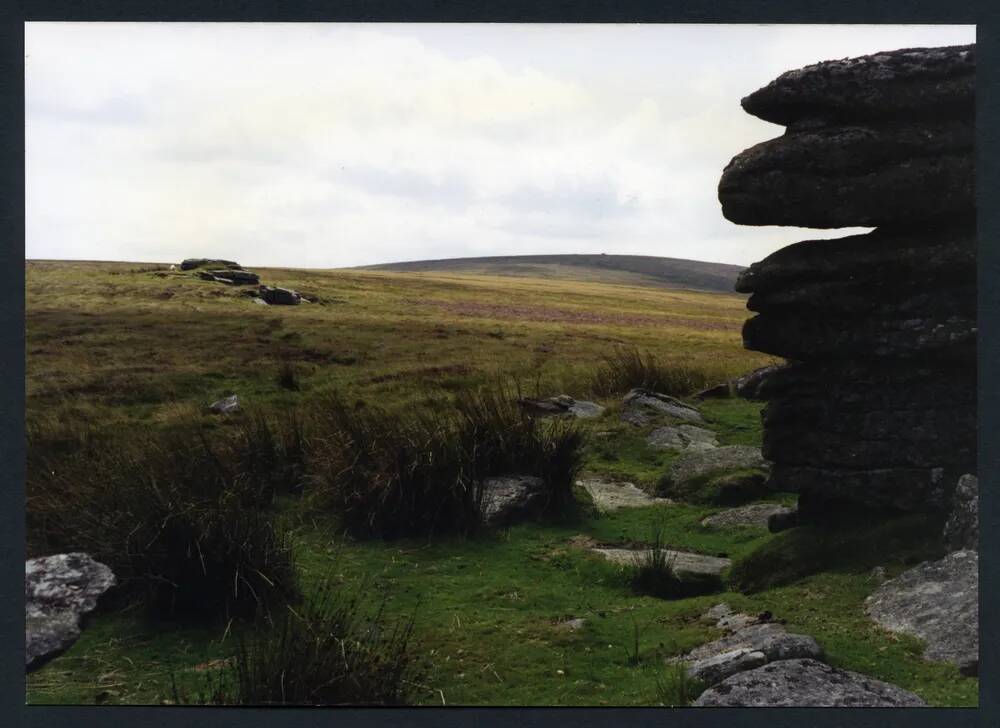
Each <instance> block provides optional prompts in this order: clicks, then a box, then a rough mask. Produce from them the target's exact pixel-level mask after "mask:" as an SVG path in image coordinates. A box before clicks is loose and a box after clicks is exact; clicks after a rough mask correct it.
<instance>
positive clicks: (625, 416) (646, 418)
mask: <svg viewBox="0 0 1000 728" xmlns="http://www.w3.org/2000/svg"><path fill="white" fill-rule="evenodd" d="M622 402H623V404H624V407H623V408H622V415H621V417H622V420H623V421H624V422H628V423H630V424H633V425H638V426H642V425H645V424H648V423H649V422H651V421H652V420H653V418H654V417H656V416H658V415H666V416H668V417H673V418H674V419H678V420H684V421H686V422H704V419H703V418H702V416H701V413H700V412H699V411H698V410H697V409H695V408H694V407H691V406H690V405H687V404H684V403H683V402H681V401H680V400H679V399H675V398H673V397H669V396H667V395H665V394H659V393H657V392H651V391H650V390H648V389H639V388H636V389H633V390H631V391H630V392H629V393H628V394H626V395H625V397H624V399H623V400H622Z"/></svg>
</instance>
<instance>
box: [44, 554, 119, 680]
mask: <svg viewBox="0 0 1000 728" xmlns="http://www.w3.org/2000/svg"><path fill="white" fill-rule="evenodd" d="M114 584H115V575H114V574H113V573H111V569H109V568H108V567H107V566H105V565H104V564H102V563H100V562H97V561H94V559H92V558H91V557H90V556H88V555H87V554H83V553H71V554H57V555H55V556H45V557H42V558H37V559H30V560H28V561H26V562H25V563H24V609H25V624H24V648H25V667H26V669H28V670H34V669H37V668H38V667H41V666H42V665H43V664H44V663H45V662H46V661H47V660H49V659H51V658H53V657H55V656H56V655H58V654H60V653H61V652H63V651H65V650H66V649H68V648H69V647H70V645H72V644H73V643H74V642H76V640H77V638H78V637H79V636H80V620H81V618H82V617H83V616H84V615H85V614H87V613H88V612H91V611H93V610H94V608H95V607H96V606H97V600H98V599H99V598H100V596H101V595H102V594H104V592H106V591H107V590H108V589H110V588H111V587H112V586H114Z"/></svg>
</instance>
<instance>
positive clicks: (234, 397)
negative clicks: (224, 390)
mask: <svg viewBox="0 0 1000 728" xmlns="http://www.w3.org/2000/svg"><path fill="white" fill-rule="evenodd" d="M208 408H209V409H210V410H211V411H212V412H214V413H215V414H217V415H231V414H233V413H235V412H239V411H240V409H241V408H240V397H239V395H238V394H231V395H229V396H228V397H225V398H223V399H220V400H218V401H217V402H212V404H211V405H209V407H208Z"/></svg>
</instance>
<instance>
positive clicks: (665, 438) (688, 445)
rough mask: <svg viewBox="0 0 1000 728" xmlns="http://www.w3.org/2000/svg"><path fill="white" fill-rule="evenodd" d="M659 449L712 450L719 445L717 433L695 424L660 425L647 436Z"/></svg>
mask: <svg viewBox="0 0 1000 728" xmlns="http://www.w3.org/2000/svg"><path fill="white" fill-rule="evenodd" d="M646 443H647V444H648V445H649V446H650V447H654V448H656V449H658V450H711V449H712V448H715V447H718V446H719V441H718V440H717V439H716V438H715V433H714V432H712V431H711V430H706V429H704V428H702V427H695V426H694V425H677V426H668V427H658V428H656V429H655V430H653V431H652V432H650V433H649V435H648V436H647V437H646Z"/></svg>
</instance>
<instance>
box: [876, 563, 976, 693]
mask: <svg viewBox="0 0 1000 728" xmlns="http://www.w3.org/2000/svg"><path fill="white" fill-rule="evenodd" d="M865 613H866V614H867V615H868V616H869V617H870V618H871V619H873V620H874V621H875V622H876V623H878V624H879V625H881V626H882V627H884V628H885V629H887V630H889V631H890V632H901V633H904V634H909V635H913V636H915V637H918V638H920V639H921V640H923V641H924V642H925V643H926V645H927V647H926V649H925V650H924V658H925V659H927V660H931V661H935V662H951V663H954V664H955V665H958V667H959V669H960V670H961V671H962V673H963V674H966V675H975V674H977V673H978V670H979V554H978V553H977V552H975V551H955V552H954V553H951V554H948V555H947V556H945V557H944V558H943V559H941V560H939V561H927V562H924V563H923V564H920V565H919V566H915V567H914V568H912V569H910V570H909V571H906V572H904V573H902V574H900V575H899V576H897V577H896V578H895V579H890V580H889V581H887V582H885V583H884V584H882V586H880V587H879V588H878V589H877V590H876V591H875V592H874V593H873V594H872V595H871V596H870V597H868V599H866V600H865Z"/></svg>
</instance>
